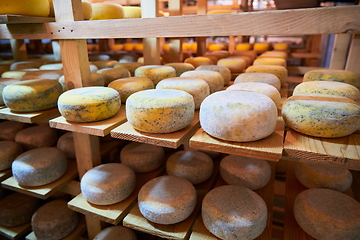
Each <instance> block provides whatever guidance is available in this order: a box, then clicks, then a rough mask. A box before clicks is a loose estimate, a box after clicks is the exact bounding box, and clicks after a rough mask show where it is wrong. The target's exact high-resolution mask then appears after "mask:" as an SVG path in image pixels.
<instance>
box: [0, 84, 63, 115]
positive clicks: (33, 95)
mask: <svg viewBox="0 0 360 240" xmlns="http://www.w3.org/2000/svg"><path fill="white" fill-rule="evenodd" d="M62 92H63V89H62V87H61V84H60V83H59V82H58V81H55V80H49V79H38V80H28V81H21V82H18V83H12V84H9V85H7V86H6V87H5V88H4V89H3V94H2V96H3V99H4V103H5V105H6V106H7V107H8V108H10V110H12V111H15V112H35V111H41V110H46V109H50V108H54V107H56V103H57V100H58V98H59V96H60V94H61V93H62Z"/></svg>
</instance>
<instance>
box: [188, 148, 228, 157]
mask: <svg viewBox="0 0 360 240" xmlns="http://www.w3.org/2000/svg"><path fill="white" fill-rule="evenodd" d="M184 150H195V151H200V152H203V153H206V155H208V156H209V157H211V158H212V159H214V158H217V157H218V156H220V155H221V153H219V152H214V151H210V150H204V149H198V148H191V147H189V146H186V145H184Z"/></svg>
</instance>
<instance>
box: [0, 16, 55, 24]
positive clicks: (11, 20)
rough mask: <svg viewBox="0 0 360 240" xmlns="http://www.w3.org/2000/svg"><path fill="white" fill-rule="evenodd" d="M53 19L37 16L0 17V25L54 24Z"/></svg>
mask: <svg viewBox="0 0 360 240" xmlns="http://www.w3.org/2000/svg"><path fill="white" fill-rule="evenodd" d="M54 21H55V18H53V17H37V16H24V15H12V14H7V15H0V24H19V23H44V22H54Z"/></svg>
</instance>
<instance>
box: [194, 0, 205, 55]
mask: <svg viewBox="0 0 360 240" xmlns="http://www.w3.org/2000/svg"><path fill="white" fill-rule="evenodd" d="M197 14H198V15H205V14H207V0H198V3H197ZM196 42H197V50H196V55H197V56H203V55H204V54H205V53H206V37H198V38H197V39H196Z"/></svg>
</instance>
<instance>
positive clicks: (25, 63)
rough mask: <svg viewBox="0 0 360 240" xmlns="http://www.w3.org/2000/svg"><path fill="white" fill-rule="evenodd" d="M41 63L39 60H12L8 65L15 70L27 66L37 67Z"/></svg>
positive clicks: (26, 67)
mask: <svg viewBox="0 0 360 240" xmlns="http://www.w3.org/2000/svg"><path fill="white" fill-rule="evenodd" d="M41 65H42V63H41V62H39V61H21V62H14V63H12V64H11V65H10V70H11V71H17V70H21V69H28V68H39V67H40V66H41Z"/></svg>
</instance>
